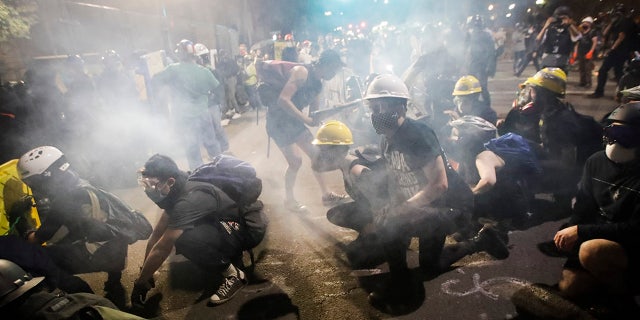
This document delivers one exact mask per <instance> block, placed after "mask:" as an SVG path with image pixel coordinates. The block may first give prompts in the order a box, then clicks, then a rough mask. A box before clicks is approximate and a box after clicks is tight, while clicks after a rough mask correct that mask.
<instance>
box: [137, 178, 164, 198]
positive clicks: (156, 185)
mask: <svg viewBox="0 0 640 320" xmlns="http://www.w3.org/2000/svg"><path fill="white" fill-rule="evenodd" d="M154 180H155V179H151V178H147V177H142V176H140V177H138V184H139V185H140V186H142V187H143V188H144V193H145V194H146V195H147V197H149V199H151V201H153V202H155V203H156V204H157V203H159V202H161V201H162V200H164V199H165V198H166V197H167V196H168V195H169V193H170V191H171V190H169V192H167V193H166V194H163V193H162V190H163V189H164V188H165V186H166V185H167V184H168V181H166V182H164V183H160V182H156V181H154Z"/></svg>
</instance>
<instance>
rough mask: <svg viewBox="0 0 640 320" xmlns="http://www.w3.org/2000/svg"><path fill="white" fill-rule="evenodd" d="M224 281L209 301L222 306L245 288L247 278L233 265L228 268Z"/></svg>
mask: <svg viewBox="0 0 640 320" xmlns="http://www.w3.org/2000/svg"><path fill="white" fill-rule="evenodd" d="M226 273H229V275H226V277H225V278H224V281H223V282H222V284H221V285H220V287H218V290H216V293H214V294H213V295H212V296H211V298H210V299H209V300H210V301H211V303H213V304H222V303H225V302H227V301H229V300H230V299H231V298H233V296H234V295H235V294H236V293H238V291H240V289H242V288H243V287H244V286H245V284H246V283H245V282H246V277H245V274H244V272H242V270H240V269H238V268H236V267H235V266H234V265H233V264H230V265H229V268H227V271H226Z"/></svg>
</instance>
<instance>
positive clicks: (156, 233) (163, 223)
mask: <svg viewBox="0 0 640 320" xmlns="http://www.w3.org/2000/svg"><path fill="white" fill-rule="evenodd" d="M168 223H169V215H168V214H167V212H166V211H164V210H162V215H161V216H160V220H158V222H157V223H156V227H155V228H153V232H152V233H151V237H149V241H147V249H146V250H145V252H144V258H145V260H146V259H147V256H148V255H149V252H151V249H152V248H153V246H155V245H156V243H157V242H158V240H160V237H162V235H163V234H164V232H165V231H167V224H168Z"/></svg>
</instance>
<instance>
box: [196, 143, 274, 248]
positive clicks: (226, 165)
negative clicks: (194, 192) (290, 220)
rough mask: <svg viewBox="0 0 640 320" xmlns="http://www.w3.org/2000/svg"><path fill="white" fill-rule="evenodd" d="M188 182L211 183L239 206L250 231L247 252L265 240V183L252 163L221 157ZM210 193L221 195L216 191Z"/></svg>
mask: <svg viewBox="0 0 640 320" xmlns="http://www.w3.org/2000/svg"><path fill="white" fill-rule="evenodd" d="M188 180H190V181H199V182H206V183H210V184H212V185H214V186H215V187H217V188H218V189H219V190H220V191H222V192H224V193H225V194H226V195H228V196H229V198H231V200H233V201H234V202H235V203H236V205H237V206H238V210H239V213H240V217H241V218H242V219H243V222H244V224H245V227H246V230H247V236H246V237H245V248H246V249H251V248H254V247H255V246H257V245H258V244H259V243H260V242H261V241H262V239H264V235H265V233H266V231H267V225H268V221H267V217H266V215H265V213H264V210H263V209H264V205H263V203H262V201H260V200H258V197H259V196H260V193H262V180H260V178H258V177H257V175H256V170H255V168H254V167H253V166H252V165H251V164H250V163H248V162H246V161H243V160H240V159H238V158H235V157H233V156H229V155H224V154H221V155H218V156H216V157H215V158H214V159H213V161H211V162H210V163H206V164H203V165H201V166H200V167H198V168H196V169H195V170H194V171H193V172H192V173H191V174H190V175H189V178H188ZM208 190H210V191H209V192H217V191H215V190H216V189H215V188H211V189H208Z"/></svg>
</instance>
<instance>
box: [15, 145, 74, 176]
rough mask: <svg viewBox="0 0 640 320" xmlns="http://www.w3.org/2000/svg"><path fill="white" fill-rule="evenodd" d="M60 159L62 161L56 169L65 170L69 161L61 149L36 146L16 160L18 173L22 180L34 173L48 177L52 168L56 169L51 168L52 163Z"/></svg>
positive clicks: (34, 174)
mask: <svg viewBox="0 0 640 320" xmlns="http://www.w3.org/2000/svg"><path fill="white" fill-rule="evenodd" d="M60 159H62V160H63V162H62V163H60V166H59V167H58V168H57V169H59V170H61V171H66V170H67V168H68V167H69V163H67V162H66V159H65V158H64V154H63V153H62V151H60V150H58V148H56V147H51V146H42V147H37V148H35V149H32V150H31V151H29V152H27V153H25V154H24V155H22V157H20V159H19V160H18V175H19V176H20V179H21V180H23V181H24V180H25V179H27V178H30V177H33V176H36V175H43V176H46V177H50V176H51V175H52V173H53V172H52V170H53V169H56V168H52V165H53V164H54V163H56V162H60V161H59V160H60Z"/></svg>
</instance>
